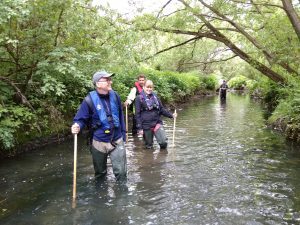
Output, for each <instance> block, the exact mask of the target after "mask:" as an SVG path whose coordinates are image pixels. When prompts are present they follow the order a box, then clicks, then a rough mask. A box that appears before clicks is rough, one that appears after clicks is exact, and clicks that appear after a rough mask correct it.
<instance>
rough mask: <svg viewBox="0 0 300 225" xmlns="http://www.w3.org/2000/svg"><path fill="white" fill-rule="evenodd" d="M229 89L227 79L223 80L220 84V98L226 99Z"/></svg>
mask: <svg viewBox="0 0 300 225" xmlns="http://www.w3.org/2000/svg"><path fill="white" fill-rule="evenodd" d="M227 89H228V85H227V83H226V80H223V83H222V84H221V85H220V99H221V100H226V92H227Z"/></svg>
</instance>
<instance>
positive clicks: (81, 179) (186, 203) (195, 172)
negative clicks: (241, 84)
mask: <svg viewBox="0 0 300 225" xmlns="http://www.w3.org/2000/svg"><path fill="white" fill-rule="evenodd" d="M177 112H178V114H179V116H178V118H177V122H176V135H175V147H172V146H169V148H168V150H167V151H160V150H159V148H158V146H156V147H155V149H154V150H146V149H144V148H143V143H142V140H140V139H138V138H136V137H132V136H129V143H128V144H126V148H127V158H128V181H127V183H126V184H125V185H124V184H123V185H121V184H118V183H116V182H115V181H114V176H113V174H112V171H111V165H110V164H109V165H110V167H109V173H108V176H107V180H106V181H105V182H102V183H99V184H96V183H95V181H94V178H93V172H94V171H93V166H92V162H91V156H90V154H89V150H88V147H87V146H86V141H85V140H84V139H82V138H79V146H78V168H77V171H78V172H77V195H78V198H77V202H76V203H77V205H76V208H75V209H72V207H71V202H72V179H73V177H72V172H73V142H72V140H70V141H67V142H64V143H62V144H59V145H53V146H48V147H45V148H43V149H39V150H37V151H33V152H30V153H26V154H22V155H20V156H18V157H17V158H14V159H9V160H4V161H1V162H0V163H1V164H0V224H3V225H4V224H14V225H18V224H37V225H38V224H55V225H56V224H62V225H65V224H95V225H96V224H168V225H171V224H172V225H173V224H229V225H230V224H247V225H250V224H251V225H259V224H300V175H299V174H300V147H299V146H297V145H295V144H292V143H287V142H286V141H285V140H284V138H283V137H282V136H281V135H280V134H278V133H276V132H274V131H272V130H270V129H268V128H267V127H266V126H265V120H264V112H263V110H262V109H261V107H260V105H259V104H258V103H255V102H253V101H251V100H250V99H249V98H248V97H247V96H239V95H234V94H229V95H228V98H227V102H226V103H225V104H221V103H220V102H219V99H218V98H217V97H211V98H203V99H199V100H194V101H193V102H191V103H190V104H188V105H186V106H184V107H183V108H181V109H179V110H178V111H177ZM165 129H166V131H167V135H168V137H169V143H172V129H173V121H172V120H170V119H165Z"/></svg>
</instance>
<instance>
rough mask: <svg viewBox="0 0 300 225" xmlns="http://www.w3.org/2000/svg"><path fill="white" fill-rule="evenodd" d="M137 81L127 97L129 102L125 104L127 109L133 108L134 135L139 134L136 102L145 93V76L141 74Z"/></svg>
mask: <svg viewBox="0 0 300 225" xmlns="http://www.w3.org/2000/svg"><path fill="white" fill-rule="evenodd" d="M137 79H138V80H137V81H136V82H135V83H134V87H133V88H131V90H130V93H129V95H128V96H127V100H126V101H125V102H124V105H125V107H127V106H131V107H130V109H131V111H132V135H135V134H137V128H136V115H135V110H134V101H135V99H136V98H138V96H139V95H140V94H141V92H142V91H143V87H144V84H145V81H146V77H145V75H144V74H140V75H139V76H138V77H137Z"/></svg>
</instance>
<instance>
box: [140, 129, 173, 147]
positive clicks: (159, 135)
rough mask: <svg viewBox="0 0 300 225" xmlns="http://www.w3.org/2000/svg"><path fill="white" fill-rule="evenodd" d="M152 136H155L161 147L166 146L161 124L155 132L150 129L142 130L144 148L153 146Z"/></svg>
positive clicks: (164, 133) (165, 137)
mask: <svg viewBox="0 0 300 225" xmlns="http://www.w3.org/2000/svg"><path fill="white" fill-rule="evenodd" d="M153 136H155V138H156V141H157V143H158V144H159V146H160V148H161V149H166V148H167V146H168V143H167V140H168V138H167V136H166V132H165V130H164V128H163V126H160V127H159V128H158V130H156V131H155V132H154V131H153V130H151V129H149V130H148V129H147V130H144V141H145V145H146V148H152V147H153Z"/></svg>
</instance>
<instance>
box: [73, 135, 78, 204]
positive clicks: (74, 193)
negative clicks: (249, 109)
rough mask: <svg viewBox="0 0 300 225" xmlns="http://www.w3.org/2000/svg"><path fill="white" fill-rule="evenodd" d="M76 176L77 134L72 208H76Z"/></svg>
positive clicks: (75, 137) (75, 139)
mask: <svg viewBox="0 0 300 225" xmlns="http://www.w3.org/2000/svg"><path fill="white" fill-rule="evenodd" d="M76 176H77V134H74V169H73V201H72V208H73V209H74V208H75V207H76Z"/></svg>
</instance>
